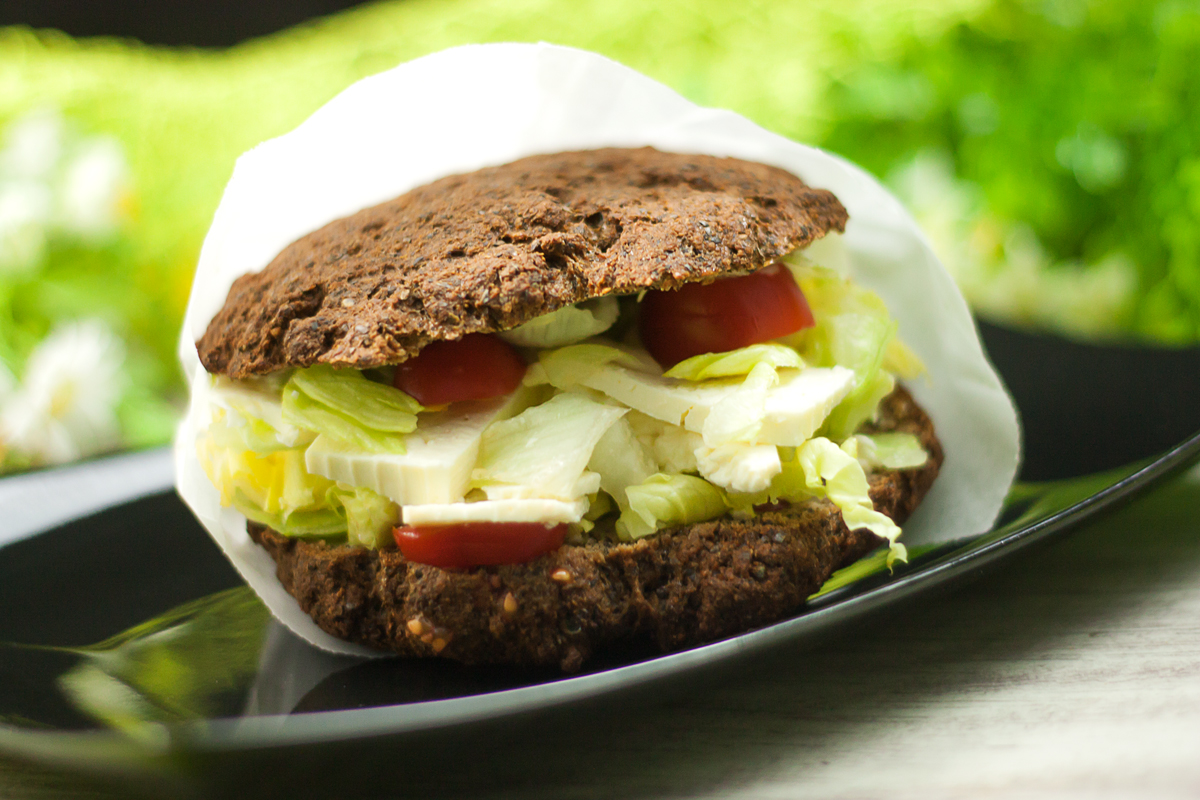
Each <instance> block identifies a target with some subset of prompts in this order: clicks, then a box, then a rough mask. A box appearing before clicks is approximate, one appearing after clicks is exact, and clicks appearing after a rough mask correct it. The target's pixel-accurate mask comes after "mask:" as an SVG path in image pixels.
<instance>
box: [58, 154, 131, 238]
mask: <svg viewBox="0 0 1200 800" xmlns="http://www.w3.org/2000/svg"><path fill="white" fill-rule="evenodd" d="M128 190H129V166H128V164H126V162H125V155H124V153H123V152H122V151H121V145H120V144H119V143H118V142H117V141H116V140H115V139H112V138H109V137H101V136H97V137H93V138H91V139H87V140H85V141H83V142H81V143H80V145H79V146H78V148H76V151H75V153H74V154H73V155H72V157H71V159H70V160H69V161H68V162H67V163H66V164H65V165H64V166H63V171H62V178H61V182H60V183H59V196H58V224H59V225H60V226H61V227H62V229H63V230H64V231H67V232H68V233H72V234H74V235H76V236H79V237H80V238H83V239H87V240H90V241H97V240H103V239H106V238H108V237H110V236H112V235H113V234H114V233H116V231H117V225H118V224H119V223H120V220H121V200H122V198H123V197H124V196H125V194H126V193H127V192H128Z"/></svg>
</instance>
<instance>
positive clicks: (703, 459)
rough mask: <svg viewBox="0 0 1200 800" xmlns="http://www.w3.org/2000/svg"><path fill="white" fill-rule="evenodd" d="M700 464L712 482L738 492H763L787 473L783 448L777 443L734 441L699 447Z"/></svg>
mask: <svg viewBox="0 0 1200 800" xmlns="http://www.w3.org/2000/svg"><path fill="white" fill-rule="evenodd" d="M696 464H697V466H699V468H700V474H701V475H703V476H704V477H705V478H706V479H707V480H708V481H709V482H710V483H715V484H716V485H717V486H721V487H724V488H726V489H729V490H731V491H734V492H761V491H763V490H764V489H766V488H767V487H768V486H770V485H771V479H772V478H774V477H775V476H776V475H778V474H779V473H780V472H781V471H782V470H783V463H782V462H781V461H780V460H779V449H778V448H777V447H775V445H773V444H740V443H738V442H731V443H728V444H722V445H718V446H717V447H698V448H696Z"/></svg>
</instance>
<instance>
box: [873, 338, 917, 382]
mask: <svg viewBox="0 0 1200 800" xmlns="http://www.w3.org/2000/svg"><path fill="white" fill-rule="evenodd" d="M883 368H884V369H886V370H887V371H888V372H890V373H892V374H893V375H895V376H896V377H898V378H903V379H904V380H906V381H911V380H913V379H914V378H919V377H921V376H922V375H925V374H926V373H927V370H926V369H925V363H924V362H923V361H921V359H920V357H918V356H917V354H916V353H914V352H913V351H912V350H910V349H909V347H908V345H906V344H905V343H904V342H902V341H901V340H900V339H899V338H895V339H892V340H891V341H890V342H888V345H887V349H886V350H885V351H884V353H883Z"/></svg>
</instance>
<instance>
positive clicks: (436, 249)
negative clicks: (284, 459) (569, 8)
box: [197, 148, 846, 378]
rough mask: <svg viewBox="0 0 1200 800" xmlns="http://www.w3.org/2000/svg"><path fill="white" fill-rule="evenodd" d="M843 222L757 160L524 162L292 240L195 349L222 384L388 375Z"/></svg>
mask: <svg viewBox="0 0 1200 800" xmlns="http://www.w3.org/2000/svg"><path fill="white" fill-rule="evenodd" d="M845 225H846V210H845V209H844V208H843V207H842V205H841V203H839V202H838V201H837V198H835V197H834V196H833V195H832V194H831V193H829V192H827V191H824V190H820V189H812V188H810V187H809V186H807V185H806V184H805V183H804V182H803V181H801V180H800V179H799V178H797V177H796V176H794V175H792V174H791V173H788V172H785V171H784V170H781V169H777V168H775V167H770V166H766V165H764V164H755V163H751V162H748V161H740V160H737V159H732V158H715V157H713V156H704V155H680V154H676V153H663V152H660V151H657V150H653V149H650V148H643V149H640V150H620V149H609V150H591V151H584V152H577V153H559V154H555V155H545V156H534V157H531V158H525V159H521V160H520V161H514V162H512V163H511V164H505V165H504V166H500V167H492V168H489V169H483V170H480V171H478V172H473V173H470V174H468V175H455V176H451V177H448V178H443V179H441V180H439V181H436V182H434V183H431V184H429V185H427V186H422V187H420V188H418V189H414V190H413V191H411V192H409V193H408V194H405V195H403V196H401V197H399V198H397V199H395V200H392V201H390V202H387V203H383V204H382V205H378V206H375V207H374V208H368V209H366V210H365V211H360V212H359V213H357V214H355V215H353V216H351V217H347V218H345V219H341V220H338V221H336V222H332V223H330V224H329V225H326V226H325V227H324V228H321V229H320V230H318V231H316V232H314V233H311V234H309V235H308V236H305V237H304V238H302V239H300V240H299V241H297V242H295V243H294V244H292V245H290V246H289V247H287V248H286V249H285V250H284V251H283V252H282V253H280V254H279V255H278V256H277V257H276V258H275V260H274V261H272V262H271V263H270V264H269V265H268V266H267V267H266V268H265V269H264V270H263V271H262V272H259V273H255V274H250V275H245V276H243V277H241V278H239V279H238V280H237V282H235V283H234V285H233V288H232V289H231V290H230V293H229V297H228V299H227V301H226V303H225V307H224V308H223V309H222V310H221V311H220V313H218V314H217V316H216V317H215V318H214V319H213V321H212V322H211V323H210V324H209V326H208V329H207V331H205V334H204V336H203V337H201V339H200V341H199V343H198V345H197V347H198V349H199V353H200V360H201V361H202V362H203V364H204V367H205V369H207V370H208V371H209V372H212V373H219V374H224V375H228V376H229V377H231V378H244V377H247V376H249V375H260V374H264V373H268V372H274V371H276V370H279V369H282V368H284V367H303V366H309V365H311V364H315V363H325V364H334V365H339V366H350V367H357V368H359V369H365V368H367V367H374V366H380V365H383V364H395V363H399V362H401V361H404V360H406V359H408V358H409V357H410V356H412V355H414V354H416V353H417V352H418V351H419V350H420V349H421V348H422V347H424V346H425V345H426V344H427V343H428V342H430V341H433V340H440V339H458V338H461V337H462V336H464V335H465V334H468V333H474V332H493V331H500V330H507V329H509V328H513V327H516V326H517V325H520V324H521V323H523V322H527V321H528V320H530V319H532V318H533V317H536V316H539V315H541V314H546V313H549V312H551V311H554V310H556V309H558V308H561V307H563V306H566V305H570V304H572V303H577V302H579V301H581V300H585V299H587V298H590V297H599V296H602V295H608V294H629V293H632V292H636V291H639V290H641V289H645V288H648V287H656V288H660V289H662V288H671V287H674V286H677V285H678V284H680V283H686V282H690V281H701V280H711V279H713V278H716V277H719V276H721V275H727V274H730V273H737V272H748V271H752V270H755V269H758V268H760V267H763V266H765V265H767V264H768V263H770V262H771V260H773V259H775V258H777V257H779V256H781V255H784V254H786V253H788V252H790V251H792V250H795V249H797V248H800V247H804V246H805V245H807V244H809V243H810V242H812V241H813V240H815V239H819V238H820V237H822V236H824V235H825V234H826V233H828V232H829V231H831V230H836V231H842V230H844V228H845Z"/></svg>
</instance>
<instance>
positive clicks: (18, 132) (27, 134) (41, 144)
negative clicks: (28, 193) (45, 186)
mask: <svg viewBox="0 0 1200 800" xmlns="http://www.w3.org/2000/svg"><path fill="white" fill-rule="evenodd" d="M66 142H67V126H66V124H65V122H64V121H63V118H62V114H60V113H58V112H57V111H55V110H54V109H50V108H42V109H38V110H36V111H31V112H29V113H28V114H25V115H24V116H22V117H19V118H18V119H16V120H15V121H13V122H12V123H11V124H10V125H9V126H8V128H7V130H5V132H4V145H3V149H2V150H0V175H4V176H8V177H10V178H13V179H26V180H33V181H42V182H48V181H50V180H51V179H52V178H53V177H54V174H55V173H56V172H57V171H58V164H59V161H60V160H61V159H62V156H63V151H64V149H65V147H66Z"/></svg>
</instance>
